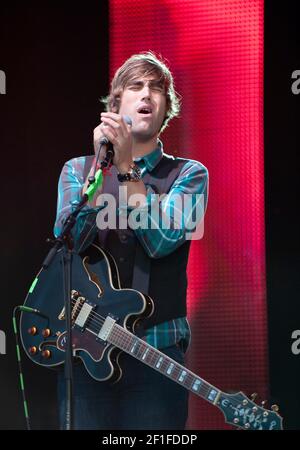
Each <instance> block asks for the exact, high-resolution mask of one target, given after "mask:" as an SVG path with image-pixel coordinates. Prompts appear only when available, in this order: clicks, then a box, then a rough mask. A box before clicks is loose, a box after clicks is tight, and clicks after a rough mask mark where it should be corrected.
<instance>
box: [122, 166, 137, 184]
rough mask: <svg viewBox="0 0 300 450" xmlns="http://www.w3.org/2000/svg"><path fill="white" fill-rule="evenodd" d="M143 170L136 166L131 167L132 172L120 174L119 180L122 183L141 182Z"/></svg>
mask: <svg viewBox="0 0 300 450" xmlns="http://www.w3.org/2000/svg"><path fill="white" fill-rule="evenodd" d="M141 175H142V174H141V169H140V168H139V166H137V165H136V164H132V165H131V166H130V170H129V172H127V173H118V180H119V181H120V183H123V182H124V181H139V180H140V179H141Z"/></svg>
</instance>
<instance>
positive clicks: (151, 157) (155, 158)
mask: <svg viewBox="0 0 300 450" xmlns="http://www.w3.org/2000/svg"><path fill="white" fill-rule="evenodd" d="M162 157H163V143H162V142H161V141H160V140H159V139H158V140H157V147H155V149H154V150H152V151H151V152H150V153H147V155H144V156H140V157H139V158H135V159H134V162H139V161H144V164H145V166H146V168H147V170H148V172H151V171H152V170H153V169H154V168H155V167H156V166H157V164H158V163H159V161H160V160H161V158H162Z"/></svg>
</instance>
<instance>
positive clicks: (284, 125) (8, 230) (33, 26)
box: [0, 0, 300, 430]
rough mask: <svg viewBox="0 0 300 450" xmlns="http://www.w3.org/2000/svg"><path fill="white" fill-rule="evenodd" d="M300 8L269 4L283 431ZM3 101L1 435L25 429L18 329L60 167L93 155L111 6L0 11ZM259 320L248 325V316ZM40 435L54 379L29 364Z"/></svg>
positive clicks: (298, 410) (270, 149)
mask: <svg viewBox="0 0 300 450" xmlns="http://www.w3.org/2000/svg"><path fill="white" fill-rule="evenodd" d="M297 6H298V5H297V2H296V1H292V0H290V1H287V2H285V3H283V2H280V3H278V4H277V3H276V2H274V1H273V2H272V1H266V7H265V180H266V181H265V188H266V197H265V200H266V258H267V300H268V318H269V319H268V330H269V367H270V391H271V397H272V399H273V400H274V401H276V402H278V403H279V404H280V406H281V411H282V414H283V416H284V424H285V428H292V429H300V385H299V376H300V369H299V366H300V355H298V356H296V355H293V354H292V352H291V345H292V339H291V334H292V332H293V330H296V329H300V306H299V291H300V289H299V278H300V277H299V273H300V271H299V268H300V267H299V266H300V265H299V225H298V220H297V219H298V214H297V212H298V207H299V201H298V193H299V176H298V171H299V164H298V163H299V157H298V152H299V144H300V137H299V129H300V120H299V119H300V114H299V110H300V94H299V95H293V94H292V91H291V84H292V81H293V80H292V79H291V75H292V72H293V71H294V70H297V69H298V70H300V60H299V56H298V55H299V50H300V40H299V34H298V27H299V25H298V18H297ZM0 14H1V16H0V69H2V70H4V71H5V73H6V78H7V93H6V95H1V96H0V114H1V115H0V123H1V133H0V149H1V180H2V183H1V186H2V197H1V198H2V202H1V204H2V214H1V217H2V221H1V224H2V226H1V275H2V276H1V303H2V305H1V314H0V329H2V330H4V331H5V332H6V334H7V355H5V356H4V355H2V356H0V373H1V384H0V398H1V409H0V429H2V430H4V429H24V428H25V421H24V418H23V411H22V401H21V394H20V391H19V388H18V375H17V363H16V358H15V348H14V339H13V334H12V327H11V315H12V307H13V306H14V305H16V304H21V303H22V302H23V300H24V297H25V295H26V292H27V290H28V287H29V285H30V283H31V281H32V279H33V276H34V273H35V272H36V271H37V270H38V269H39V266H40V264H41V261H42V259H43V257H44V255H45V253H46V252H47V250H48V246H47V244H46V243H45V239H46V237H51V236H52V227H53V221H54V216H55V207H56V195H57V184H56V183H57V180H58V176H59V173H60V170H61V168H62V165H63V163H64V162H65V161H66V160H68V159H70V158H72V157H74V156H79V155H83V154H89V153H91V151H92V131H93V128H94V127H95V126H96V125H97V124H98V122H99V113H100V111H101V105H100V103H99V98H100V97H101V96H103V95H105V94H106V93H107V91H108V86H109V85H108V56H109V45H108V44H109V43H108V19H109V11H108V2H107V1H92V0H89V1H88V2H85V3H83V2H82V3H80V4H76V2H72V3H69V2H61V3H57V4H56V3H55V2H48V1H46V2H43V3H41V2H26V3H25V2H24V4H22V3H21V2H20V3H16V2H15V3H14V2H10V3H9V4H8V3H7V4H6V5H1V13H0ZM249 320H251V318H249ZM23 360H24V373H25V381H26V386H27V392H28V397H29V409H30V413H31V416H32V425H33V428H35V429H39V428H43V429H46V428H55V427H57V423H56V422H55V419H54V418H55V417H56V403H55V374H54V373H53V372H52V371H47V370H45V369H42V368H39V367H37V366H33V364H32V363H31V362H30V361H28V360H27V359H26V358H23Z"/></svg>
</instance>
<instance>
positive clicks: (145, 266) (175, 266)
mask: <svg viewBox="0 0 300 450" xmlns="http://www.w3.org/2000/svg"><path fill="white" fill-rule="evenodd" d="M92 160H93V158H92V157H87V160H86V167H85V172H86V173H85V176H86V175H87V173H88V171H89V169H90V166H91V163H92ZM186 161H187V160H186V159H183V158H174V157H173V156H169V155H166V154H164V155H163V158H162V159H161V161H160V162H159V163H158V164H157V166H156V167H155V168H154V169H153V170H152V171H151V173H149V172H146V174H145V175H144V176H143V182H144V183H145V184H146V186H147V185H150V186H151V187H152V189H153V190H154V192H155V193H157V194H163V193H168V192H169V190H170V188H171V187H172V185H173V183H174V181H175V180H176V178H177V177H178V175H179V172H180V171H181V169H182V167H183V166H184V164H185V163H186ZM119 185H120V183H119V182H118V179H117V171H116V168H115V167H114V166H113V167H112V168H111V175H107V176H105V177H104V183H103V192H104V193H110V194H113V195H114V196H115V198H116V200H118V193H119ZM98 240H99V243H100V245H101V246H102V247H103V248H104V249H105V250H108V251H109V252H110V253H111V255H112V256H113V257H114V259H115V261H116V263H117V266H118V269H119V274H120V280H121V286H122V287H124V288H134V289H137V290H139V291H141V292H144V293H146V294H149V295H150V297H151V298H152V300H153V302H154V308H155V309H154V313H153V315H152V316H151V317H149V318H148V319H146V320H145V321H144V328H145V329H147V328H150V327H152V326H153V325H157V324H159V323H162V322H165V321H169V320H172V319H176V318H178V317H184V316H186V314H187V311H186V290H187V275H186V266H187V262H188V254H189V248H190V241H185V242H184V243H183V244H182V245H180V246H179V247H178V248H177V249H176V250H175V251H173V252H172V253H171V254H169V255H167V256H164V257H162V258H157V259H156V258H150V257H149V256H148V255H147V253H146V251H145V250H144V248H143V247H142V245H141V244H140V243H139V241H138V239H137V238H136V236H135V233H134V231H133V230H131V229H130V228H129V227H128V228H127V229H126V230H119V229H117V230H108V229H106V230H99V233H98Z"/></svg>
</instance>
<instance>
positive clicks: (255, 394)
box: [250, 392, 257, 402]
mask: <svg viewBox="0 0 300 450" xmlns="http://www.w3.org/2000/svg"><path fill="white" fill-rule="evenodd" d="M256 397H257V392H253V394H251V396H250V398H251V400H252V401H253V402H255V400H256Z"/></svg>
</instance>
